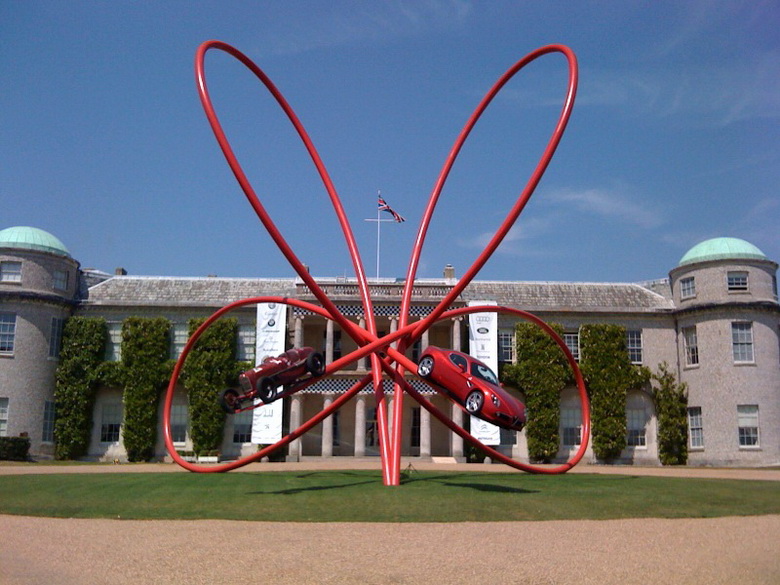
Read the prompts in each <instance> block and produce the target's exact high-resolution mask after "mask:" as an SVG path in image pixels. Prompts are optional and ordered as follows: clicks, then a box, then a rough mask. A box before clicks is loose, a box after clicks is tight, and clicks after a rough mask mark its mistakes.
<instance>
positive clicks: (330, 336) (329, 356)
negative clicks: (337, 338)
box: [325, 319, 333, 364]
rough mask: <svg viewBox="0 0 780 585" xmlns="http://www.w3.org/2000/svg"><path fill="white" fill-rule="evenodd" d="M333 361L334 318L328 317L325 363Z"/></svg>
mask: <svg viewBox="0 0 780 585" xmlns="http://www.w3.org/2000/svg"><path fill="white" fill-rule="evenodd" d="M332 361H333V320H332V319H328V320H327V321H326V325H325V363H326V364H329V363H331V362H332Z"/></svg>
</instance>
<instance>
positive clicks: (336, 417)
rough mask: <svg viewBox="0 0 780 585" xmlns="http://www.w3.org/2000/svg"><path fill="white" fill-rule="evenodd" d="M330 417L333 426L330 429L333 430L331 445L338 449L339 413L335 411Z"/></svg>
mask: <svg viewBox="0 0 780 585" xmlns="http://www.w3.org/2000/svg"><path fill="white" fill-rule="evenodd" d="M330 416H331V419H332V420H333V426H332V427H331V428H332V430H333V442H332V443H331V444H332V445H333V446H334V447H338V446H339V445H341V411H340V410H337V411H336V412H334V413H333V414H331V415H330Z"/></svg>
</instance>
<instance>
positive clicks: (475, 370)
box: [471, 362, 498, 386]
mask: <svg viewBox="0 0 780 585" xmlns="http://www.w3.org/2000/svg"><path fill="white" fill-rule="evenodd" d="M471 373H472V374H474V375H475V376H477V377H478V378H482V379H483V380H485V382H490V383H491V384H495V385H496V386H498V378H497V377H496V375H495V374H494V373H493V370H491V369H490V368H488V367H487V366H486V365H485V364H480V363H479V362H473V363H472V364H471Z"/></svg>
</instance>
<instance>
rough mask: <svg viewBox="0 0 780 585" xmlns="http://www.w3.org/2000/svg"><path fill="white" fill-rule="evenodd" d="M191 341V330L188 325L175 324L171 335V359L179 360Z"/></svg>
mask: <svg viewBox="0 0 780 585" xmlns="http://www.w3.org/2000/svg"><path fill="white" fill-rule="evenodd" d="M188 339H189V328H188V327H187V324H186V323H174V324H173V333H172V335H171V358H173V359H175V360H176V359H179V356H181V353H182V352H183V351H184V346H185V345H187V340H188Z"/></svg>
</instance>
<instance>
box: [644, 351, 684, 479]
mask: <svg viewBox="0 0 780 585" xmlns="http://www.w3.org/2000/svg"><path fill="white" fill-rule="evenodd" d="M652 379H653V381H654V382H656V383H657V385H655V386H654V387H653V397H654V398H655V407H656V410H657V412H658V455H659V457H660V459H661V463H662V464H663V465H685V464H686V463H687V462H688V386H687V384H685V383H684V382H683V383H681V384H678V383H677V378H676V377H675V375H674V374H673V373H672V372H670V371H669V364H667V363H666V362H663V363H661V364H659V365H658V372H656V373H654V374H653V376H652Z"/></svg>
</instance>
